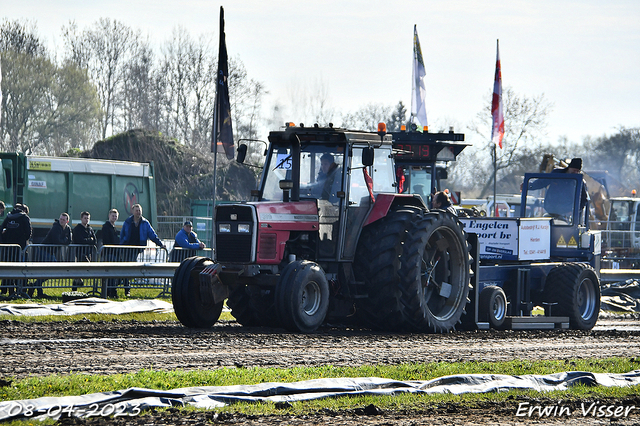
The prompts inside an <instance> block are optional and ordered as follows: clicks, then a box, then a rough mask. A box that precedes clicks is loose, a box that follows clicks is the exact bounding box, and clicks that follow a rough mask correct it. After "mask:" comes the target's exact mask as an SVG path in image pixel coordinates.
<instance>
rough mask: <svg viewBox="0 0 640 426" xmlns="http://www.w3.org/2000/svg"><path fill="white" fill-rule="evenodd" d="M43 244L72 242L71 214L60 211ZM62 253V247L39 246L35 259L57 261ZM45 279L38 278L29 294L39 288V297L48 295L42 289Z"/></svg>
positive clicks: (62, 244) (66, 243)
mask: <svg viewBox="0 0 640 426" xmlns="http://www.w3.org/2000/svg"><path fill="white" fill-rule="evenodd" d="M42 244H50V245H52V246H68V245H69V244H71V227H69V215H68V214H67V213H60V217H59V218H58V219H56V220H55V221H54V222H53V226H51V229H49V232H47V236H46V237H44V240H42ZM56 255H57V256H56ZM61 255H62V252H61V251H60V247H51V248H49V247H38V250H35V251H34V259H33V261H35V262H56V261H57V260H58V258H61ZM45 281H46V279H44V278H39V279H37V280H36V282H35V283H34V285H33V287H32V288H30V289H29V290H28V294H29V296H33V292H34V290H37V297H46V295H45V294H44V292H43V291H42V283H44V282H45Z"/></svg>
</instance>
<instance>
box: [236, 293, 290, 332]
mask: <svg viewBox="0 0 640 426" xmlns="http://www.w3.org/2000/svg"><path fill="white" fill-rule="evenodd" d="M274 299H275V298H274V289H264V288H261V287H258V286H255V285H247V286H244V285H239V286H237V287H235V288H234V289H233V290H232V291H231V293H230V294H229V298H228V299H227V306H228V307H229V309H231V315H233V316H234V318H235V319H236V321H238V323H239V324H242V325H244V326H245V327H256V326H258V327H259V326H267V327H274V326H277V325H278V319H277V317H276V310H275V300H274Z"/></svg>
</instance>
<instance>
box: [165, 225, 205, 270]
mask: <svg viewBox="0 0 640 426" xmlns="http://www.w3.org/2000/svg"><path fill="white" fill-rule="evenodd" d="M175 241H176V245H175V246H174V247H181V248H182V249H185V251H186V253H182V254H183V255H184V256H181V257H182V258H186V257H189V256H195V250H202V249H203V248H204V247H205V246H204V243H203V242H201V241H200V240H199V239H198V234H196V233H195V232H193V224H192V223H191V221H189V220H187V221H186V222H185V223H184V225H183V226H182V229H181V230H180V231H178V233H177V234H176V237H175ZM174 250H175V248H174ZM174 250H172V251H171V258H172V259H171V261H178V256H176V255H174V253H178V252H179V251H174ZM180 260H182V259H180Z"/></svg>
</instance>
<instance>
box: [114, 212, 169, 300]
mask: <svg viewBox="0 0 640 426" xmlns="http://www.w3.org/2000/svg"><path fill="white" fill-rule="evenodd" d="M131 213H132V214H131V216H129V217H128V218H127V219H126V220H125V221H124V223H123V224H122V231H121V232H120V244H123V245H128V246H145V247H146V245H147V241H148V240H151V241H153V242H154V243H156V245H157V246H159V247H161V248H165V246H164V244H162V241H160V238H158V234H156V231H155V230H154V229H153V227H152V226H151V224H150V223H149V221H148V220H147V219H145V218H144V217H143V216H142V206H141V205H140V204H134V205H133V206H132V207H131ZM143 250H144V249H141V250H139V251H135V252H134V251H127V252H126V255H125V256H124V258H123V259H122V260H124V261H126V262H135V261H136V259H137V257H138V254H139V253H141V252H142V251H143ZM124 289H125V295H126V296H129V295H130V294H131V293H130V287H129V281H128V280H126V281H125V285H124Z"/></svg>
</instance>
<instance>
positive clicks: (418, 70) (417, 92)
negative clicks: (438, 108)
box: [411, 25, 429, 126]
mask: <svg viewBox="0 0 640 426" xmlns="http://www.w3.org/2000/svg"><path fill="white" fill-rule="evenodd" d="M426 74H427V73H426V71H425V69H424V60H423V59H422V49H420V41H419V40H418V30H417V29H416V26H415V25H414V26H413V84H412V87H411V116H412V117H415V118H417V119H418V121H419V122H420V124H421V125H422V126H428V125H429V124H428V123H427V107H426V105H425V98H426V96H427V91H426V90H425V88H424V77H425V75H426Z"/></svg>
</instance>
